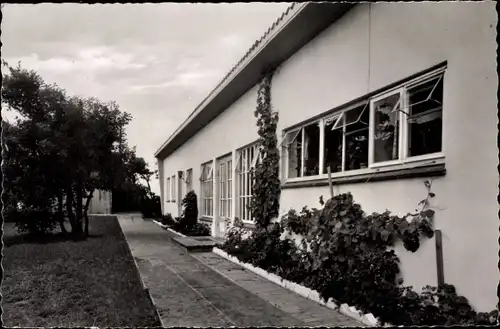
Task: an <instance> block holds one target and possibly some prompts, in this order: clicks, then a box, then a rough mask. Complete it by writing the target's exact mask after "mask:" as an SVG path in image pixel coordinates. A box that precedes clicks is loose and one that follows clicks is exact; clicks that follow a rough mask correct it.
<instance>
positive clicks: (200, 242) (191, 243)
mask: <svg viewBox="0 0 500 329" xmlns="http://www.w3.org/2000/svg"><path fill="white" fill-rule="evenodd" d="M172 241H174V242H175V243H177V244H179V245H180V246H182V247H183V248H185V249H186V250H187V251H190V252H197V251H211V250H212V248H213V247H214V246H215V242H214V241H213V240H212V239H210V238H206V237H204V239H202V238H198V239H195V238H191V237H186V238H181V237H176V238H172Z"/></svg>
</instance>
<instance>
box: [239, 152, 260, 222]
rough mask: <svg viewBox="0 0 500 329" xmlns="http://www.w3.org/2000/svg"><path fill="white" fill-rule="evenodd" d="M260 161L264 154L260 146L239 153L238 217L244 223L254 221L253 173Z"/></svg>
mask: <svg viewBox="0 0 500 329" xmlns="http://www.w3.org/2000/svg"><path fill="white" fill-rule="evenodd" d="M258 161H262V154H261V153H260V147H259V145H258V144H253V145H251V146H248V147H246V148H244V149H242V150H240V151H239V152H238V157H237V162H236V170H237V177H238V187H237V191H238V204H237V207H238V217H239V219H241V220H244V221H253V220H254V219H253V217H252V215H251V213H250V202H251V199H252V187H253V172H252V169H253V168H255V166H256V165H257V163H258Z"/></svg>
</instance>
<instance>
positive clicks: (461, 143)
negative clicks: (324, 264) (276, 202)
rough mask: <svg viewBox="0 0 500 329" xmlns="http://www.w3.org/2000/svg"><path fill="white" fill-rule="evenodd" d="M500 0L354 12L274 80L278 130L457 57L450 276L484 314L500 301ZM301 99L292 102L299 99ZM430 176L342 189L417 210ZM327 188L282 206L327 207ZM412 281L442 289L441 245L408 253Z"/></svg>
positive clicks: (447, 101) (365, 202) (444, 181)
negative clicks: (499, 12)
mask: <svg viewBox="0 0 500 329" xmlns="http://www.w3.org/2000/svg"><path fill="white" fill-rule="evenodd" d="M494 6H495V5H494V3H493V2H480V3H472V2H468V3H449V2H447V3H444V2H443V3H425V2H423V3H398V4H389V3H375V4H371V5H370V4H362V5H359V6H357V7H355V8H354V9H353V10H352V11H351V12H349V13H347V15H346V16H344V17H343V18H341V20H340V21H339V22H337V23H336V24H334V25H333V26H331V27H330V28H329V29H327V30H325V31H324V32H323V33H322V34H321V35H319V36H318V37H317V38H316V39H315V40H313V41H312V42H311V43H309V44H308V45H307V46H306V47H304V48H303V49H301V50H300V51H299V52H298V53H297V54H295V55H294V56H293V57H292V58H290V59H289V60H288V61H287V62H286V63H285V64H284V65H282V67H281V69H280V70H279V72H278V73H277V74H276V75H275V77H274V80H273V90H272V98H273V105H274V106H275V108H276V109H277V110H278V111H279V112H280V122H279V130H282V129H283V128H286V127H288V126H290V125H293V124H296V123H297V122H300V121H301V120H304V119H307V118H310V117H312V116H314V115H316V114H320V113H322V112H324V111H326V110H328V109H331V108H334V107H336V106H339V105H342V104H343V103H345V102H347V101H350V100H352V99H355V98H357V97H360V96H362V95H364V94H367V93H369V92H371V91H374V90H376V89H378V88H381V87H384V86H386V85H388V84H390V83H392V82H395V81H397V80H400V79H403V78H405V77H407V76H409V75H412V74H414V73H417V72H419V71H422V70H425V69H427V68H429V67H431V66H433V65H435V64H438V63H440V62H442V61H445V60H447V61H448V69H447V73H446V75H445V80H444V100H443V104H444V114H443V118H444V119H443V120H444V123H443V125H444V127H443V134H444V140H443V143H444V145H443V148H444V153H445V155H446V169H447V174H446V176H444V177H442V178H439V179H437V180H435V181H434V184H433V192H435V193H436V198H435V200H433V206H434V207H435V210H436V215H435V220H436V223H435V226H436V227H437V228H440V229H442V231H443V253H444V275H445V281H446V282H447V283H451V284H455V285H456V286H457V288H458V290H459V293H461V294H464V295H465V296H467V297H468V298H469V299H470V301H471V303H473V305H474V306H476V307H477V308H478V309H480V310H491V309H493V308H494V307H495V305H496V302H497V296H496V285H497V284H498V279H499V275H498V267H497V262H498V240H497V239H498V219H497V211H498V203H497V200H496V198H497V194H498V188H497V185H498V171H497V168H496V165H497V151H498V150H497V145H496V135H497V126H496V125H497V106H496V104H497V100H496V91H497V83H498V82H497V80H498V79H497V75H496V60H495V56H496V42H495V37H496V30H495V28H496V24H497V23H496V22H497V18H496V14H495V7H494ZM292 95H293V96H292ZM423 180H424V179H405V180H400V181H386V182H376V183H366V184H362V183H360V184H350V185H341V186H340V187H339V188H337V193H339V192H348V191H350V192H352V193H353V195H354V198H355V200H356V201H357V202H358V203H360V204H361V205H362V207H363V209H364V210H365V211H367V212H373V211H378V212H382V211H384V210H385V209H389V210H391V211H393V212H394V213H398V214H401V215H402V214H405V213H407V212H409V211H413V210H414V209H415V207H416V206H417V203H418V202H419V201H420V200H422V199H423V198H424V197H425V195H426V189H425V187H424V185H423V183H422V182H423ZM321 194H323V195H324V196H325V197H326V196H328V194H329V191H328V187H324V188H300V189H285V190H283V191H282V198H281V207H282V208H283V210H286V209H288V208H290V207H293V208H295V209H300V207H301V206H303V205H308V206H318V205H319V204H318V198H319V196H320V195H321ZM402 250H403V249H402V248H401V247H400V248H398V251H400V252H399V253H398V254H399V255H400V258H401V260H402V270H403V274H404V278H405V281H406V284H410V285H414V286H415V288H416V289H419V288H420V287H422V286H424V285H426V284H436V283H437V282H436V281H437V279H436V277H437V276H436V259H435V250H434V241H433V240H430V241H426V242H424V244H423V245H422V246H421V248H420V249H419V251H418V252H417V253H415V254H411V253H409V252H406V251H405V252H401V251H402Z"/></svg>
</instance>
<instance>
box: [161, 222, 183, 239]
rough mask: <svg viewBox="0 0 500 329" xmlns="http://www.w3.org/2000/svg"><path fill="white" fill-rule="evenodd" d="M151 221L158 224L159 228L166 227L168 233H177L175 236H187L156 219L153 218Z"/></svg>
mask: <svg viewBox="0 0 500 329" xmlns="http://www.w3.org/2000/svg"><path fill="white" fill-rule="evenodd" d="M153 223H155V224H156V225H158V226H160V227H161V228H163V229H166V230H167V231H169V232H170V233H173V234H175V235H177V236H179V237H181V238H187V236H186V235H184V234H182V233H179V232H177V231H174V230H172V229H171V228H170V226H168V225H163V224H162V223H160V222H159V221H157V220H154V219H153Z"/></svg>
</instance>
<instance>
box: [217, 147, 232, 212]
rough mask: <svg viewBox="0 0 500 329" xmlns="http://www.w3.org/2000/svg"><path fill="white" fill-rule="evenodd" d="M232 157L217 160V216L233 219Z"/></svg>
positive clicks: (229, 155)
mask: <svg viewBox="0 0 500 329" xmlns="http://www.w3.org/2000/svg"><path fill="white" fill-rule="evenodd" d="M232 184H233V157H232V153H230V154H228V155H226V156H223V157H220V158H218V159H217V189H218V193H217V195H218V198H217V202H218V206H219V207H218V212H219V214H218V216H219V217H220V218H233V209H232V198H233V195H232V192H233V191H232Z"/></svg>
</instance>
